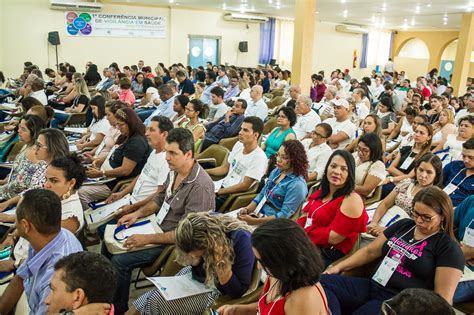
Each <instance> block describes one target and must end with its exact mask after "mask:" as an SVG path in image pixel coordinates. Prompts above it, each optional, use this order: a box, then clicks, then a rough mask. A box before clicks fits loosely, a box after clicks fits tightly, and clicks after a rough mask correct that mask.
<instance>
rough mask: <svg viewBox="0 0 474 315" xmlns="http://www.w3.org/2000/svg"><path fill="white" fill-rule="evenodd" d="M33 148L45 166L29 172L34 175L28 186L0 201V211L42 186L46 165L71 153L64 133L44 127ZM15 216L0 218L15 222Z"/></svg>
mask: <svg viewBox="0 0 474 315" xmlns="http://www.w3.org/2000/svg"><path fill="white" fill-rule="evenodd" d="M33 150H34V154H35V159H36V161H38V162H37V163H42V165H44V168H40V169H38V170H36V171H35V172H34V173H32V174H29V176H32V178H31V180H29V181H28V186H26V187H24V189H23V190H22V191H20V192H19V193H18V194H17V195H15V196H13V197H12V198H10V199H8V200H6V201H4V202H2V203H0V211H3V210H5V209H6V208H8V207H12V206H16V204H17V203H18V202H19V201H20V194H22V193H23V192H24V191H26V190H28V189H33V188H41V187H43V184H44V182H45V181H46V178H45V171H46V166H47V165H48V164H49V163H51V161H53V160H55V159H58V158H61V157H65V156H67V155H68V154H69V145H68V142H67V139H66V137H65V136H64V134H63V133H62V132H61V131H60V130H58V129H52V128H48V129H43V130H41V131H40V132H39V134H38V139H37V140H36V142H35V144H34V145H33ZM14 220H15V216H14V215H11V216H6V217H5V216H4V217H2V218H0V221H2V222H13V221H14ZM2 231H3V232H4V229H3V227H0V235H2V234H3V233H2Z"/></svg>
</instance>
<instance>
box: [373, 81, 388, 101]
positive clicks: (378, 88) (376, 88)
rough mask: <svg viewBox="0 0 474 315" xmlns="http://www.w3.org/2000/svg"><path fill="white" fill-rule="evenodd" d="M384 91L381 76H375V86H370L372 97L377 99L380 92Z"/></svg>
mask: <svg viewBox="0 0 474 315" xmlns="http://www.w3.org/2000/svg"><path fill="white" fill-rule="evenodd" d="M384 91H385V88H384V86H383V81H382V78H381V77H379V76H377V77H376V78H375V86H374V87H371V93H372V99H373V100H377V99H378V98H379V96H380V94H382V93H383V92H384Z"/></svg>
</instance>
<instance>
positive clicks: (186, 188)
mask: <svg viewBox="0 0 474 315" xmlns="http://www.w3.org/2000/svg"><path fill="white" fill-rule="evenodd" d="M165 151H166V160H167V162H168V165H169V167H170V169H171V172H170V173H169V174H168V178H167V179H166V182H165V183H164V185H163V186H164V189H163V191H161V192H160V193H159V195H158V196H157V197H156V198H154V199H153V200H151V201H150V202H148V203H147V204H146V205H144V206H143V207H140V208H139V209H137V210H136V211H135V212H132V213H129V214H127V215H125V216H123V217H122V218H120V219H119V221H118V225H122V224H124V225H125V226H127V227H128V226H130V225H132V224H133V223H135V222H136V221H137V220H138V219H140V218H144V217H147V216H149V215H152V214H154V213H158V216H157V221H158V224H159V225H160V227H161V229H162V230H163V233H160V234H135V235H132V236H130V237H129V238H128V239H127V240H126V241H125V246H126V247H127V248H128V249H135V250H136V249H140V248H142V247H144V246H146V245H149V244H154V245H159V246H157V247H152V248H147V249H141V250H138V251H134V252H130V253H125V254H118V255H111V254H110V253H109V252H108V251H107V249H106V247H105V246H102V253H103V254H104V255H105V256H106V257H109V258H110V260H111V261H112V264H113V265H114V267H115V269H116V270H117V277H118V286H117V292H116V293H115V297H114V305H115V309H116V312H117V313H118V314H123V313H125V312H126V311H127V309H128V298H129V289H130V277H131V273H132V270H133V269H134V268H138V267H143V266H147V265H149V264H151V263H153V262H154V261H155V260H156V259H157V258H158V257H159V256H160V254H161V252H162V251H163V249H164V247H165V246H164V245H167V244H173V243H174V242H175V232H174V230H175V229H176V227H177V225H178V223H179V221H180V220H181V218H183V217H185V216H186V215H187V214H188V213H190V212H200V211H209V210H214V207H215V200H214V184H213V182H212V180H211V178H210V177H209V175H208V174H207V173H206V171H205V170H204V169H203V168H202V167H201V166H200V165H199V164H198V163H197V162H196V161H195V160H194V141H193V135H192V133H191V131H189V130H187V129H183V128H176V129H173V130H171V131H170V132H169V134H168V137H166V144H165Z"/></svg>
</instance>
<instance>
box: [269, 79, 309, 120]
mask: <svg viewBox="0 0 474 315" xmlns="http://www.w3.org/2000/svg"><path fill="white" fill-rule="evenodd" d="M288 94H289V95H290V97H288V98H287V99H286V100H285V101H284V102H283V104H281V105H280V106H277V107H275V108H273V109H271V110H269V111H268V113H269V114H271V115H273V114H274V113H278V112H279V111H280V109H281V108H283V107H285V106H288V107H291V108H293V109H295V108H296V101H297V100H298V97H300V95H301V88H300V87H299V86H298V85H292V86H290V89H289V90H288Z"/></svg>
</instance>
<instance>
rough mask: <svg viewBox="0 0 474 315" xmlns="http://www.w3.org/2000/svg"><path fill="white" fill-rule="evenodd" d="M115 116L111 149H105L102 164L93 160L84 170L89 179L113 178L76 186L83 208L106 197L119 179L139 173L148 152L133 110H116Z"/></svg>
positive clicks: (141, 128)
mask: <svg viewBox="0 0 474 315" xmlns="http://www.w3.org/2000/svg"><path fill="white" fill-rule="evenodd" d="M115 118H116V119H117V126H118V129H119V130H120V137H119V138H118V140H117V144H116V145H115V149H113V150H112V151H110V152H109V154H108V156H107V158H106V159H105V161H104V162H103V163H102V164H101V163H100V162H101V161H99V160H97V161H95V162H94V163H93V164H92V167H89V168H88V169H87V171H86V174H87V177H89V178H97V177H106V178H107V177H108V178H115V179H114V180H113V181H110V182H107V183H105V184H94V185H85V186H82V187H81V188H80V189H79V198H80V199H81V204H82V208H83V209H84V210H86V209H87V208H88V207H89V206H88V204H89V203H90V202H92V201H96V200H103V199H105V198H107V197H108V196H109V195H110V194H111V193H112V189H113V188H114V186H115V184H117V183H118V182H119V181H121V180H123V179H127V178H132V177H135V176H137V175H138V174H140V172H141V171H142V168H143V166H145V163H146V161H147V159H148V155H150V152H151V148H150V146H149V145H148V141H147V140H146V138H145V125H144V124H143V122H142V121H141V120H140V118H138V116H137V114H136V113H135V112H134V111H133V109H131V108H123V109H119V110H118V111H117V113H115Z"/></svg>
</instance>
